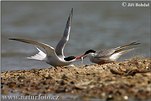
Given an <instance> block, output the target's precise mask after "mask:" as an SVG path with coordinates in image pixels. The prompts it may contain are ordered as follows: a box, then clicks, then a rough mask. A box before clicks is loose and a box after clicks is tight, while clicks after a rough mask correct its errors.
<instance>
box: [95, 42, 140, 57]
mask: <svg viewBox="0 0 151 101" xmlns="http://www.w3.org/2000/svg"><path fill="white" fill-rule="evenodd" d="M139 44H140V43H138V42H131V43H129V44H126V45H122V46H119V47H116V48H113V49H104V50H101V51H99V52H97V55H96V58H103V57H109V56H111V55H113V54H115V53H119V55H122V54H125V53H127V52H129V51H131V50H133V49H134V46H137V45H139Z"/></svg>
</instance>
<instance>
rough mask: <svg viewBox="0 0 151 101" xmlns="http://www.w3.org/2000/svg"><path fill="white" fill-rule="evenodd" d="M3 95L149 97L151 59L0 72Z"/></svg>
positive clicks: (124, 98) (83, 97)
mask: <svg viewBox="0 0 151 101" xmlns="http://www.w3.org/2000/svg"><path fill="white" fill-rule="evenodd" d="M1 86H2V87H1V88H2V94H3V95H9V94H10V93H20V94H23V95H38V94H72V95H79V96H80V97H81V99H90V98H99V99H105V100H115V101H118V100H129V99H134V100H147V99H151V58H143V57H139V58H138V57H137V58H132V59H129V60H125V61H122V62H115V63H108V64H104V65H97V64H92V65H83V66H78V67H77V66H72V67H71V66H64V67H57V68H54V67H49V68H46V69H31V70H14V71H6V72H2V73H1Z"/></svg>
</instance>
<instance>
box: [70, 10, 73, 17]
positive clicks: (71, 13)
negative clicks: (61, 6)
mask: <svg viewBox="0 0 151 101" xmlns="http://www.w3.org/2000/svg"><path fill="white" fill-rule="evenodd" d="M72 15H73V8H72V9H71V12H70V17H72Z"/></svg>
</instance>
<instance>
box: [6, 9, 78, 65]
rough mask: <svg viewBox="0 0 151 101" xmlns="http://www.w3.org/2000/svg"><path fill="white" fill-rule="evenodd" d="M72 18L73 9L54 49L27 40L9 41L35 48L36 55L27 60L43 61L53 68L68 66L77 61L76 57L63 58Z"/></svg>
mask: <svg viewBox="0 0 151 101" xmlns="http://www.w3.org/2000/svg"><path fill="white" fill-rule="evenodd" d="M72 16H73V8H72V10H71V13H70V14H69V17H68V20H67V23H66V27H65V30H64V34H63V37H62V38H61V40H60V41H59V43H58V44H57V46H56V48H53V47H51V46H49V45H47V44H45V43H42V42H37V41H34V40H29V39H22V38H9V39H10V40H16V41H20V42H24V43H28V44H32V45H34V46H35V47H36V48H37V50H38V51H39V52H38V54H36V55H34V56H31V57H27V58H28V59H34V60H41V61H45V62H46V63H48V64H50V65H52V66H54V67H56V66H66V65H69V64H71V63H72V62H74V61H76V60H78V59H79V58H78V57H75V56H69V57H65V56H64V47H65V45H66V43H67V42H68V41H69V36H70V30H71V20H72ZM39 47H40V48H43V49H44V50H45V52H43V51H42V50H40V48H39Z"/></svg>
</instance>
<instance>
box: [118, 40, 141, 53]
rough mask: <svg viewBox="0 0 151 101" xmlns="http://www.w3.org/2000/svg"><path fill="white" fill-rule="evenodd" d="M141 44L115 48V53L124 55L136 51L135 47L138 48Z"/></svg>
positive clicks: (135, 43)
mask: <svg viewBox="0 0 151 101" xmlns="http://www.w3.org/2000/svg"><path fill="white" fill-rule="evenodd" d="M139 44H140V43H138V42H132V43H130V44H126V45H123V46H119V47H117V48H115V53H122V54H124V53H127V52H129V51H131V50H134V49H135V46H137V45H139Z"/></svg>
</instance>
